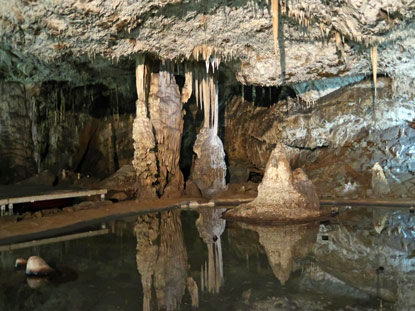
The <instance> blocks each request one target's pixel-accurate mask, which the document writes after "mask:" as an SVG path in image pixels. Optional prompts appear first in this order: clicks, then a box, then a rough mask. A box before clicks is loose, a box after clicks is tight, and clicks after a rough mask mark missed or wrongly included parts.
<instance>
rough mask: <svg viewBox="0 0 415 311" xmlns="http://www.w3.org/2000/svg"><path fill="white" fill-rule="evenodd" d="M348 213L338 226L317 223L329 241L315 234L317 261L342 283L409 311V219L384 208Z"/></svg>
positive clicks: (412, 248) (414, 271) (412, 265)
mask: <svg viewBox="0 0 415 311" xmlns="http://www.w3.org/2000/svg"><path fill="white" fill-rule="evenodd" d="M350 214H351V215H350V216H349V220H348V219H343V221H345V223H342V224H341V225H336V226H333V225H329V226H322V228H321V233H320V234H327V235H328V236H329V239H328V240H327V241H324V240H322V239H321V238H318V243H317V244H316V247H315V250H314V253H315V258H316V261H317V262H318V263H319V265H320V267H321V268H322V269H323V270H324V271H326V272H328V273H330V274H331V275H333V276H335V277H336V278H338V279H340V280H342V281H343V282H345V283H347V284H349V285H351V286H353V287H355V288H358V289H359V290H361V291H363V292H365V293H368V294H370V295H372V296H376V297H379V298H381V299H382V300H385V301H390V302H395V303H396V304H395V310H414V309H415V297H414V295H413V292H414V289H415V285H414V284H415V256H414V255H415V244H414V237H415V230H414V228H415V227H414V224H415V223H414V218H413V217H412V216H411V214H409V213H408V211H399V210H386V209H373V210H372V211H368V212H362V211H359V213H354V212H351V213H350ZM350 218H351V219H352V221H350ZM356 219H358V221H356ZM340 220H342V219H341V218H340ZM346 221H347V222H346Z"/></svg>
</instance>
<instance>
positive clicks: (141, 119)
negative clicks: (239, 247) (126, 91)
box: [133, 56, 191, 198]
mask: <svg viewBox="0 0 415 311" xmlns="http://www.w3.org/2000/svg"><path fill="white" fill-rule="evenodd" d="M164 63H165V65H162V66H161V67H160V71H159V73H150V70H149V66H147V65H146V64H145V58H144V56H139V57H138V58H137V68H136V88H137V97H138V99H137V104H136V108H137V109H136V118H135V120H134V127H133V139H134V160H133V166H134V168H135V169H136V172H137V177H138V197H140V198H155V197H157V196H158V197H161V196H163V197H173V196H180V195H181V191H182V190H183V187H184V181H183V175H182V173H181V171H180V167H179V160H180V158H179V156H178V155H179V154H180V143H181V136H182V132H183V116H182V99H183V98H182V97H181V95H180V91H179V87H178V85H177V84H176V81H175V78H174V75H173V73H172V71H173V70H174V68H173V66H172V64H171V63H170V62H164ZM167 68H170V69H169V70H168V69H167ZM187 77H188V79H189V80H190V81H187V83H188V84H189V83H190V85H191V75H190V74H187ZM188 92H189V91H188ZM187 96H190V94H189V93H188V94H187V95H185V96H184V97H187ZM186 100H187V99H186Z"/></svg>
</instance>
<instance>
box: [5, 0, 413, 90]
mask: <svg viewBox="0 0 415 311" xmlns="http://www.w3.org/2000/svg"><path fill="white" fill-rule="evenodd" d="M273 1H276V0H273ZM267 2H268V1H265V0H264V1H254V0H252V1H246V0H234V1H231V0H209V1H207V0H200V1H194V0H182V1H181V0H142V1H135V0H134V1H133V0H116V1H114V0H89V1H88V0H42V1H40V0H38V1H36V0H0V70H1V76H2V78H3V79H6V80H8V81H19V82H23V83H37V82H42V81H45V80H57V81H69V82H72V83H74V84H85V83H91V82H99V83H107V84H110V83H112V82H113V81H118V82H119V81H122V79H123V78H125V79H129V78H130V76H131V75H133V74H134V73H133V71H132V70H131V68H133V67H134V62H135V55H136V54H137V53H146V54H150V55H153V56H155V57H157V58H160V59H167V60H172V61H175V62H184V61H186V60H205V58H208V61H212V62H213V61H216V62H219V61H220V62H221V64H223V65H225V66H226V68H228V69H230V70H231V71H232V72H233V73H234V74H235V77H236V79H237V80H238V81H239V83H242V84H254V85H262V86H271V85H281V84H284V83H289V84H295V83H297V84H298V83H301V82H309V81H318V80H324V79H328V80H329V79H333V78H336V77H344V79H346V80H347V79H350V81H351V82H355V81H356V79H357V78H356V77H362V76H370V75H371V74H372V64H373V61H371V55H370V50H371V49H372V50H373V49H375V50H376V51H377V53H378V55H377V66H376V69H377V72H378V74H381V75H387V76H390V77H391V78H393V79H394V80H395V81H396V85H395V87H396V88H400V89H399V90H401V91H402V92H408V93H410V92H411V90H412V89H413V86H414V85H413V84H412V83H413V82H412V81H413V80H414V77H415V62H414V61H413V58H414V53H415V52H414V51H415V35H414V33H415V22H414V15H415V1H409V0H366V1H365V0H338V1H332V0H303V1H300V0H282V1H281V0H280V1H279V13H278V26H279V27H278V28H279V30H278V34H277V38H278V44H277V45H276V46H278V49H276V50H278V51H276V53H275V52H274V40H273V22H272V16H271V15H272V14H271V3H267ZM269 2H271V1H269ZM348 77H350V78H348ZM343 84H344V83H343ZM346 84H347V83H346Z"/></svg>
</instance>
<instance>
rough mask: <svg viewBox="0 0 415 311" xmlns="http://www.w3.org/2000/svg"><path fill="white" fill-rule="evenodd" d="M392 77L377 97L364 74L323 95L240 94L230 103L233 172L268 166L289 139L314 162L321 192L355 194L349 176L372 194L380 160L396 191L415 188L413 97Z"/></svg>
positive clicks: (300, 155)
mask: <svg viewBox="0 0 415 311" xmlns="http://www.w3.org/2000/svg"><path fill="white" fill-rule="evenodd" d="M392 85H393V83H392V81H391V79H389V78H380V79H379V80H378V87H377V97H376V98H374V96H373V88H372V82H371V81H370V80H364V81H362V82H357V83H355V84H353V85H350V86H347V87H345V88H342V89H339V90H338V91H336V92H333V93H330V94H328V95H326V96H324V97H322V98H321V99H320V100H318V101H316V102H304V101H301V100H299V99H298V98H294V99H293V98H288V99H287V100H285V101H281V102H279V103H275V104H274V105H271V106H270V107H258V106H256V105H255V104H254V103H252V102H247V101H244V100H243V99H242V98H241V97H240V96H235V97H234V98H233V99H232V100H231V101H230V102H229V103H228V105H227V108H226V109H227V110H226V131H225V132H226V134H225V149H226V152H227V155H228V157H229V162H230V163H229V165H230V174H231V179H232V175H235V176H242V177H244V178H245V179H246V178H247V176H248V174H249V172H251V173H252V172H256V173H259V174H263V172H264V168H265V166H266V162H267V160H268V157H269V154H270V152H271V150H272V149H273V147H274V146H275V144H276V143H277V142H278V141H281V142H283V143H285V144H286V145H287V146H289V147H292V148H291V150H292V154H293V157H292V159H291V161H292V164H293V165H294V167H303V168H304V169H305V170H306V172H307V174H308V175H309V176H310V177H311V178H312V180H313V182H314V183H315V184H316V185H317V188H318V190H319V193H320V195H323V196H337V195H355V193H347V189H346V188H345V184H347V183H349V182H350V183H351V184H353V183H355V182H356V183H357V184H356V192H360V194H363V195H366V194H367V190H369V189H370V178H371V168H372V167H373V165H374V164H375V163H376V162H379V163H380V164H381V165H382V167H383V168H384V170H385V172H386V177H387V179H388V182H389V183H390V184H391V185H392V188H393V192H394V194H395V195H399V196H400V195H415V192H414V191H415V188H414V183H415V180H414V174H415V158H414V149H413V144H414V142H415V136H414V135H415V129H414V123H413V122H414V118H415V114H414V111H413V108H412V107H413V103H412V102H411V101H407V100H401V99H400V98H399V97H396V96H394V93H393V90H392ZM397 95H398V96H399V94H397ZM349 190H352V189H349ZM369 193H370V191H369Z"/></svg>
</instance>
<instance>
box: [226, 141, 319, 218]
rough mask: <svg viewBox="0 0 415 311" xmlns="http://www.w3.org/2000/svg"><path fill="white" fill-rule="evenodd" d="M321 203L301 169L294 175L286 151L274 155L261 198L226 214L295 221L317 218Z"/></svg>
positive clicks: (281, 147)
mask: <svg viewBox="0 0 415 311" xmlns="http://www.w3.org/2000/svg"><path fill="white" fill-rule="evenodd" d="M319 207H320V202H319V199H318V196H317V192H316V190H315V187H314V185H313V183H312V182H311V181H310V180H309V179H308V178H307V175H306V174H305V172H304V171H303V170H302V169H299V168H298V169H296V170H295V171H294V172H293V171H291V167H290V163H289V161H288V159H287V156H286V154H285V150H284V147H283V145H282V144H281V143H278V145H277V147H276V148H275V149H274V150H273V152H272V153H271V156H270V158H269V160H268V163H267V167H266V169H265V175H264V178H263V180H262V182H261V184H260V185H259V187H258V196H257V198H256V199H255V200H253V201H252V202H250V203H247V204H242V205H239V206H238V207H237V208H235V209H232V210H230V211H228V212H227V213H226V217H228V218H237V219H251V220H254V221H260V222H261V221H273V220H295V219H304V218H310V217H317V216H319V215H320V212H319Z"/></svg>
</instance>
